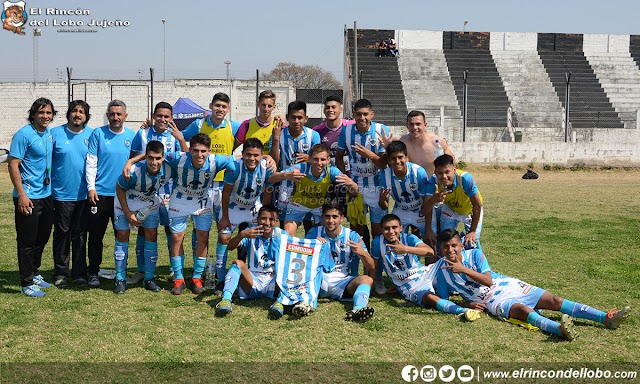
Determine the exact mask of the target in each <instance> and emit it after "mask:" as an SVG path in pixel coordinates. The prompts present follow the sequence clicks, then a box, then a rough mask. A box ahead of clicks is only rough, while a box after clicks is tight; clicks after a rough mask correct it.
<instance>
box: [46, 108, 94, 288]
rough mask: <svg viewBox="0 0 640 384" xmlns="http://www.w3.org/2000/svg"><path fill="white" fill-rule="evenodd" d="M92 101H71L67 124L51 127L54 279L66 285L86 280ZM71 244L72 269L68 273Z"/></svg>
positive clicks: (56, 284) (82, 282)
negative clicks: (88, 162)
mask: <svg viewBox="0 0 640 384" xmlns="http://www.w3.org/2000/svg"><path fill="white" fill-rule="evenodd" d="M89 118H90V115H89V104H87V103H86V102H84V101H82V100H74V101H72V102H71V103H69V109H68V110H67V124H63V125H61V126H59V127H55V128H53V129H52V130H51V136H52V138H53V159H52V160H53V168H52V172H51V197H52V198H53V206H54V208H55V216H54V221H53V262H54V272H53V283H54V284H55V286H56V287H63V286H65V285H67V279H68V278H69V277H71V278H73V282H74V283H75V284H86V283H87V222H88V212H89V211H88V209H87V204H86V203H87V182H86V179H85V163H86V161H87V152H88V150H89V137H91V133H92V131H93V130H92V129H91V128H89V127H87V125H86V124H87V121H89ZM69 248H71V255H72V257H73V259H72V261H73V271H72V272H71V276H69V258H70V257H69V256H70V253H69Z"/></svg>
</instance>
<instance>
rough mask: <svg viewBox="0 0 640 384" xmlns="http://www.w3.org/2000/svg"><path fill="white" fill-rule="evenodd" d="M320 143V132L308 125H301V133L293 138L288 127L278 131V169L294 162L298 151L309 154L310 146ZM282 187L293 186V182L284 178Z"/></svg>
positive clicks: (289, 165) (285, 167)
mask: <svg viewBox="0 0 640 384" xmlns="http://www.w3.org/2000/svg"><path fill="white" fill-rule="evenodd" d="M316 144H320V134H318V132H316V131H314V130H313V129H311V128H309V127H303V128H302V133H301V134H300V136H298V137H297V138H294V137H293V136H291V134H290V133H289V128H288V127H287V128H285V129H283V130H282V133H280V161H278V169H280V170H284V169H287V168H289V167H291V166H292V165H294V164H296V155H297V154H298V153H306V154H309V152H310V151H311V147H313V146H314V145H316ZM281 186H283V187H293V182H292V181H290V180H285V181H283V182H282V184H281Z"/></svg>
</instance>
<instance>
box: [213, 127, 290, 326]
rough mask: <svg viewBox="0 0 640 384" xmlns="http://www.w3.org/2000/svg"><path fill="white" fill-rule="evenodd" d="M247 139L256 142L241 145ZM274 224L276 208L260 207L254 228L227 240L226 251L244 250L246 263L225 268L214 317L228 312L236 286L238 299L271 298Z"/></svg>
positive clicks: (274, 295) (276, 215) (277, 229)
mask: <svg viewBox="0 0 640 384" xmlns="http://www.w3.org/2000/svg"><path fill="white" fill-rule="evenodd" d="M249 140H256V139H247V141H245V145H246V144H247V142H249ZM260 149H261V150H262V147H260ZM277 225H278V209H277V208H276V207H275V206H273V205H263V206H262V207H261V208H260V210H259V211H258V225H257V226H254V227H251V228H247V229H245V230H243V231H240V232H239V233H238V234H237V235H236V236H235V237H233V238H231V240H229V246H228V249H229V250H230V251H233V250H234V249H236V248H238V247H242V248H244V249H245V250H246V251H247V260H246V262H244V261H242V260H235V261H234V262H233V264H232V265H231V268H229V271H228V272H227V275H226V277H225V282H224V291H223V294H222V300H220V302H219V303H218V304H217V305H216V315H218V316H224V315H226V314H228V313H231V310H232V309H231V298H232V297H233V293H234V292H235V291H236V289H238V287H239V288H240V289H239V292H238V293H239V296H240V299H257V298H260V297H268V298H270V299H275V297H276V290H277V286H276V279H275V269H274V266H273V264H274V260H273V259H272V258H270V256H273V254H270V253H269V248H270V246H271V239H272V237H273V236H274V235H279V234H280V232H281V230H280V228H277Z"/></svg>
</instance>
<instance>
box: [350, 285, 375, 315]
mask: <svg viewBox="0 0 640 384" xmlns="http://www.w3.org/2000/svg"><path fill="white" fill-rule="evenodd" d="M370 294H371V287H370V286H369V285H368V284H360V285H358V288H356V291H355V292H354V293H353V310H354V311H355V310H357V309H362V308H364V307H366V306H367V304H369V295H370Z"/></svg>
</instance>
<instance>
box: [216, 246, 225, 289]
mask: <svg viewBox="0 0 640 384" xmlns="http://www.w3.org/2000/svg"><path fill="white" fill-rule="evenodd" d="M226 274H227V245H226V244H222V243H221V242H220V238H218V244H217V245H216V277H217V278H218V281H225V279H224V276H225V275H226Z"/></svg>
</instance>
